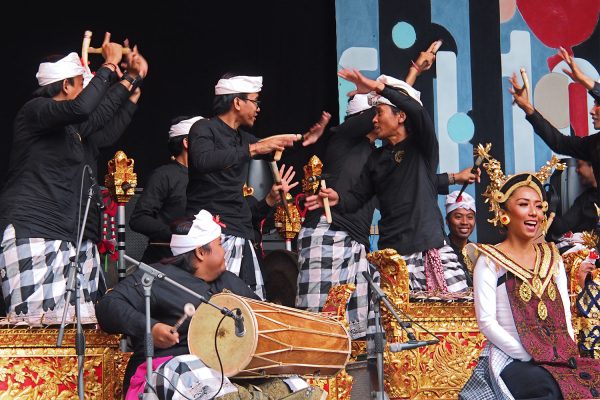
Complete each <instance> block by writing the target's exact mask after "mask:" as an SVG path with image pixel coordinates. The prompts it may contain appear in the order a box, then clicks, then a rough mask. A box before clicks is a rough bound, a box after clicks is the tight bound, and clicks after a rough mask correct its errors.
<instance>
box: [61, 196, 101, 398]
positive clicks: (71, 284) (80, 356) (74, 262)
mask: <svg viewBox="0 0 600 400" xmlns="http://www.w3.org/2000/svg"><path fill="white" fill-rule="evenodd" d="M93 195H94V187H93V185H90V188H89V189H88V199H87V203H86V205H85V212H84V214H83V221H84V222H83V223H82V225H81V231H80V232H79V238H77V248H76V250H75V256H74V257H71V259H70V262H69V265H68V267H67V268H68V269H69V271H68V277H67V284H66V296H65V308H64V311H63V316H62V321H61V323H60V328H59V330H58V337H57V339H56V347H62V342H63V336H64V334H65V325H66V321H67V311H68V309H69V305H70V303H71V295H72V294H73V292H75V320H76V324H77V334H76V335H75V353H76V354H77V369H78V372H77V395H78V397H79V399H80V400H84V384H83V364H84V361H85V359H84V356H85V335H84V333H83V327H82V326H81V310H80V304H79V289H80V281H79V279H77V278H76V276H77V274H78V273H80V272H81V268H80V264H79V251H80V250H81V242H82V241H83V234H84V232H85V221H87V218H88V212H89V210H90V202H91V200H92V196H93Z"/></svg>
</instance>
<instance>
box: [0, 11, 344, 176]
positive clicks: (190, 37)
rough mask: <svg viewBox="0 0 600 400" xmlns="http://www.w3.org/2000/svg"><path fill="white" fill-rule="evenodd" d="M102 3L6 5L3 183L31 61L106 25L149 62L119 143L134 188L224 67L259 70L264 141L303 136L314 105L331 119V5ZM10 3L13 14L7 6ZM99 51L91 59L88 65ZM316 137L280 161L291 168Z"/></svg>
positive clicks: (200, 107)
mask: <svg viewBox="0 0 600 400" xmlns="http://www.w3.org/2000/svg"><path fill="white" fill-rule="evenodd" d="M137 4H138V5H137V6H132V5H130V4H127V3H107V2H79V3H74V2H72V3H71V2H69V3H64V2H36V3H35V4H34V3H30V2H21V3H20V4H19V3H11V12H10V13H9V12H8V10H4V11H5V12H4V14H3V15H5V17H7V18H14V19H15V20H13V21H12V23H11V24H10V25H12V26H13V27H14V28H9V27H8V24H4V25H3V27H2V28H0V29H2V33H3V34H2V37H3V45H2V49H3V62H2V63H0V69H1V71H2V73H1V76H2V77H3V78H2V81H3V89H4V96H3V97H4V99H3V101H2V105H3V106H2V107H1V111H0V112H1V115H0V124H1V125H0V127H1V128H0V137H1V139H0V140H1V143H2V145H1V146H0V177H1V178H0V179H1V182H2V183H3V182H4V181H5V176H6V175H5V174H6V171H7V168H8V157H9V150H10V142H11V136H12V124H13V119H14V116H15V114H16V112H17V111H18V110H19V108H20V107H21V106H22V105H23V104H24V103H25V102H26V101H27V100H28V99H29V98H30V97H31V96H30V94H31V92H32V91H33V90H34V89H35V88H36V87H37V81H36V79H35V73H36V71H37V67H38V65H39V62H40V61H41V60H42V59H43V58H44V57H46V56H47V55H50V54H66V53H68V52H70V51H77V52H78V53H79V52H80V51H81V42H82V38H83V33H84V31H85V30H88V29H89V30H91V31H92V32H93V38H92V47H100V46H101V43H102V38H103V36H104V32H105V31H109V32H111V33H112V35H113V41H119V42H121V41H122V40H123V39H125V38H129V39H130V41H131V43H132V44H138V45H139V47H140V52H141V53H142V54H143V55H144V56H145V57H146V58H147V60H148V63H149V69H150V71H149V75H148V79H147V80H146V81H145V82H144V86H143V94H142V98H141V99H140V103H139V105H140V107H139V109H138V112H137V113H136V115H135V117H134V120H133V122H132V124H131V125H130V127H129V129H128V131H127V132H126V133H125V135H124V136H123V137H122V139H121V140H120V141H119V142H118V143H117V144H116V146H114V147H112V148H108V149H105V150H104V151H103V152H102V154H101V157H100V160H99V170H98V171H99V178H100V182H103V177H104V174H105V173H106V162H107V160H108V159H110V158H111V157H112V156H113V155H114V152H115V151H116V150H118V149H122V150H124V151H125V152H126V153H127V155H128V156H129V157H132V158H134V159H135V162H136V164H135V170H136V171H137V174H138V179H139V183H138V185H139V186H142V187H143V185H144V182H145V179H146V178H147V177H148V174H149V173H150V171H151V170H152V169H154V168H155V167H157V166H159V165H161V164H163V163H165V162H167V161H168V158H169V155H168V150H167V146H166V143H167V136H168V128H169V126H170V121H171V119H172V118H174V117H176V116H179V115H202V116H205V117H209V116H211V108H212V99H213V94H214V85H215V84H216V82H217V80H218V79H219V77H220V76H221V75H222V74H224V73H225V72H235V73H238V74H241V75H262V76H263V78H264V87H263V92H262V94H261V97H262V98H261V100H262V104H261V113H260V115H259V117H258V120H257V123H256V125H255V127H254V129H253V130H252V132H253V133H254V134H255V135H257V136H259V137H265V136H269V135H273V134H279V133H296V132H305V131H306V130H307V129H308V128H309V127H310V126H311V125H312V124H313V123H314V122H315V121H316V120H317V119H318V118H319V116H320V113H321V111H322V110H327V111H329V112H330V113H332V114H333V118H332V124H337V121H338V112H337V110H338V105H337V77H336V71H337V61H336V41H335V37H336V36H335V2H334V0H327V1H323V0H319V1H290V0H278V1H253V2H249V1H221V2H216V1H170V2H159V3H157V4H159V5H150V3H144V2H141V3H137ZM15 9H16V10H15ZM101 60H102V57H101V56H94V55H90V61H91V62H92V65H91V67H92V70H94V69H96V68H98V66H99V65H100V63H101ZM324 144H325V142H323V143H320V144H317V145H315V146H312V148H309V149H302V150H301V151H298V152H295V153H293V154H292V153H291V152H290V153H289V154H286V152H284V156H283V159H282V160H283V162H286V163H288V164H293V165H295V166H296V167H297V169H299V173H300V178H301V175H302V174H301V167H302V165H303V164H304V163H306V161H307V160H308V158H309V157H310V156H311V155H312V154H318V155H320V154H321V152H322V148H323V146H324Z"/></svg>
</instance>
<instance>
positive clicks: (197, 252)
mask: <svg viewBox="0 0 600 400" xmlns="http://www.w3.org/2000/svg"><path fill="white" fill-rule="evenodd" d="M194 255H195V256H196V258H197V259H198V261H200V262H202V261H204V257H205V256H206V254H204V250H203V249H202V247H196V249H195V250H194Z"/></svg>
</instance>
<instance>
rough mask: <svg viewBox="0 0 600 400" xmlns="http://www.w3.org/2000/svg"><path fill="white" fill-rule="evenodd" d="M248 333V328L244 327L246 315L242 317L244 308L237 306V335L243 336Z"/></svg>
mask: <svg viewBox="0 0 600 400" xmlns="http://www.w3.org/2000/svg"><path fill="white" fill-rule="evenodd" d="M245 334H246V328H244V317H242V310H240V309H239V308H236V310H235V336H237V337H243V336H244V335H245Z"/></svg>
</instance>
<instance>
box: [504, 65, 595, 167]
mask: <svg viewBox="0 0 600 400" xmlns="http://www.w3.org/2000/svg"><path fill="white" fill-rule="evenodd" d="M510 83H511V86H512V87H510V88H509V89H508V91H509V92H510V93H511V94H512V96H513V100H514V104H516V105H517V106H518V107H519V108H520V109H522V110H523V111H524V112H525V115H526V117H525V118H526V119H527V121H529V123H530V124H531V125H532V126H533V129H534V131H535V133H537V134H538V135H539V136H540V137H541V138H542V140H543V141H544V142H545V143H546V144H547V145H548V147H550V149H552V150H553V151H555V152H557V153H559V154H565V155H568V156H571V157H575V158H579V159H582V160H586V161H591V159H592V157H593V152H594V150H595V148H596V147H595V146H594V145H593V144H592V141H593V140H595V139H594V136H587V137H584V138H581V137H578V136H566V135H563V134H562V133H561V132H560V131H559V130H558V129H556V128H555V127H554V126H553V125H552V124H551V123H550V122H548V121H547V120H546V119H545V118H544V117H543V116H542V115H541V114H540V113H539V112H538V111H537V110H536V109H535V108H534V107H533V104H531V102H530V101H529V98H528V96H527V92H526V91H525V88H524V86H521V85H520V84H519V81H518V79H517V75H516V74H513V75H512V77H511V78H510Z"/></svg>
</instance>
